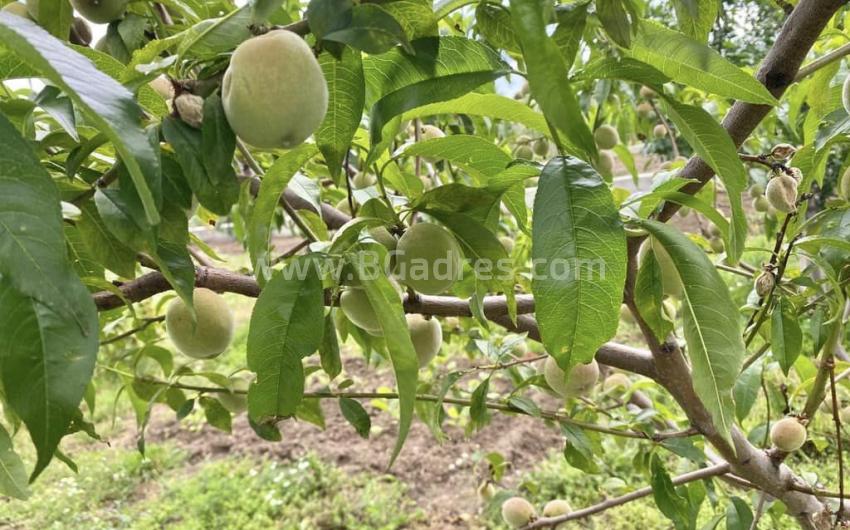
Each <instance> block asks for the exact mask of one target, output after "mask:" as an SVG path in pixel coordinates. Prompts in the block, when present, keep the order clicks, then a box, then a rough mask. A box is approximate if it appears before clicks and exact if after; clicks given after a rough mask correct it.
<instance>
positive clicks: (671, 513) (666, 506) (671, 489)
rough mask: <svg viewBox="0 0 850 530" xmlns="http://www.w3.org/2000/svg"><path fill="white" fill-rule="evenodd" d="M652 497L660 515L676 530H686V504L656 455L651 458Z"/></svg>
mask: <svg viewBox="0 0 850 530" xmlns="http://www.w3.org/2000/svg"><path fill="white" fill-rule="evenodd" d="M651 466H652V481H651V485H652V495H653V497H654V498H655V504H656V505H657V506H658V509H659V510H661V513H663V514H664V515H665V517H667V518H668V519H670V520H671V521H672V522H673V525H674V526H675V527H676V530H687V529H688V503H687V500H686V499H685V498H683V497H682V496H681V495H679V493H678V492H676V487H675V486H674V485H673V480H672V479H671V478H670V475H669V474H667V471H666V470H665V469H664V464H662V463H661V459H660V458H659V457H658V455H653V456H652V464H651Z"/></svg>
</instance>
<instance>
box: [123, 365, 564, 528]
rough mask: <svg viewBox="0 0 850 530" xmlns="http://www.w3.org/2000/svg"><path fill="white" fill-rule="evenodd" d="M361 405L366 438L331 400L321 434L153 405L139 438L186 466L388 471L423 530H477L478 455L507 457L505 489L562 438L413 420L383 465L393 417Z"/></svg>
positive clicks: (542, 429) (359, 368) (528, 423)
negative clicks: (420, 516)
mask: <svg viewBox="0 0 850 530" xmlns="http://www.w3.org/2000/svg"><path fill="white" fill-rule="evenodd" d="M345 368H346V375H348V376H349V377H353V378H355V379H356V380H358V384H357V389H358V390H362V391H369V389H377V388H378V387H379V386H391V384H392V383H391V378H389V375H388V374H386V373H381V374H379V373H375V371H374V368H372V367H366V366H365V362H364V360H363V359H362V358H348V359H346V360H345ZM370 372H371V374H370ZM364 382H365V384H364ZM544 401H546V398H544ZM553 401H554V400H553ZM361 403H362V404H363V406H364V407H365V408H366V410H367V411H368V412H369V415H370V417H371V420H372V431H371V435H370V437H369V439H368V440H366V439H363V438H361V437H360V436H358V435H357V433H356V432H355V431H354V429H353V427H351V426H350V425H349V424H348V422H347V421H346V420H345V419H344V418H343V417H342V414H341V413H340V412H339V408H338V407H337V405H336V403H335V402H334V400H323V402H322V408H323V411H324V414H325V423H326V425H327V428H326V429H325V430H324V431H323V430H321V429H319V428H318V427H316V426H315V425H312V424H310V423H307V422H303V421H296V420H288V421H285V422H283V423H281V424H279V427H280V430H281V433H282V434H283V440H282V441H281V442H267V441H265V440H262V439H261V438H259V437H258V436H257V435H256V434H255V433H254V432H253V430H252V429H251V428H250V426H249V425H248V421H247V417H246V416H245V415H244V414H242V415H240V416H238V417H236V418H234V422H233V432H232V434H228V433H225V432H222V431H219V430H216V429H214V428H212V427H210V426H209V425H206V424H205V425H204V426H203V427H201V428H200V429H198V430H195V429H188V428H187V426H185V425H181V424H180V423H179V422H177V420H176V418H175V415H174V412H173V411H171V410H170V409H168V408H167V407H164V406H158V407H157V408H155V409H154V411H153V413H152V417H151V421H150V423H149V425H148V427H147V430H146V436H145V438H146V440H147V442H148V443H153V442H169V443H171V444H176V445H177V446H178V447H181V448H182V449H183V450H185V451H187V452H188V454H189V461H190V463H198V462H201V461H203V460H206V459H212V458H217V457H222V456H256V457H263V458H268V459H273V460H280V461H293V460H296V459H298V458H300V457H302V456H304V455H306V454H307V453H314V454H316V455H318V456H319V457H320V458H321V459H322V460H323V461H325V462H328V463H331V464H334V465H336V466H338V467H339V468H341V469H342V470H344V471H345V472H347V473H352V474H353V473H369V474H373V475H374V474H378V475H383V474H388V475H391V476H393V477H395V478H396V479H398V480H399V481H401V482H403V483H404V484H406V485H407V487H408V496H409V498H411V499H412V500H413V501H414V502H416V504H417V505H418V507H420V508H421V509H422V510H423V512H424V513H425V514H426V522H425V523H423V524H421V525H419V526H417V528H422V529H425V528H429V529H470V528H483V525H482V524H481V523H480V521H479V520H478V518H477V517H476V514H477V513H479V511H480V509H481V503H480V501H479V500H478V498H477V495H476V489H477V486H478V484H479V482H480V481H481V480H482V479H483V478H485V477H486V476H487V473H486V461H483V460H482V458H483V456H484V455H485V454H487V453H489V452H493V451H495V452H498V453H500V454H502V456H503V457H504V458H505V459H506V460H507V461H508V462H510V464H511V469H510V471H509V472H508V473H507V475H506V478H505V479H504V480H503V481H502V482H503V485H504V486H512V485H515V484H514V483H515V482H516V480H517V477H518V476H520V475H521V474H522V473H523V472H525V471H528V470H530V469H531V468H533V467H534V465H535V464H536V463H537V462H539V461H540V460H541V459H542V458H544V457H545V456H546V455H547V453H548V452H549V451H552V450H557V449H559V448H560V447H561V444H562V443H563V441H562V437H561V435H560V434H559V433H558V431H557V430H556V429H555V428H552V427H549V426H547V425H546V424H544V423H543V422H542V421H541V420H539V419H535V418H531V417H527V416H520V415H506V414H503V413H499V414H493V415H492V419H491V423H490V424H489V425H488V426H486V427H484V428H483V429H481V430H480V431H478V432H476V433H474V434H472V435H471V436H468V437H467V436H466V435H465V433H464V431H463V429H462V428H460V427H457V426H453V425H451V424H447V425H446V426H445V428H444V432H445V434H446V440H445V441H444V442H442V443H440V442H438V441H437V440H436V439H435V438H434V436H433V435H432V434H431V432H430V431H429V429H428V428H427V427H426V426H425V425H424V424H423V423H421V422H419V421H418V420H417V421H414V424H413V427H412V428H411V431H410V434H409V435H408V437H407V441H406V442H405V445H404V448H403V449H402V452H401V454H400V455H399V457H398V459H397V460H396V462H395V464H394V465H393V467H392V468H391V469H389V470H387V468H386V466H387V463H388V461H389V457H390V454H391V452H392V449H393V446H394V444H395V441H396V433H397V418H396V417H395V416H394V415H393V414H391V413H389V412H386V411H382V410H378V409H376V408H374V407H372V406H371V405H370V403H369V402H368V401H367V400H362V401H361ZM545 406H547V407H548V406H549V405H548V404H547V405H545ZM136 436H137V433H136V432H135V430H133V429H131V430H129V431H125V432H124V433H123V434H122V435H120V436H119V437H118V438H117V439H113V440H111V442H112V444H113V445H117V446H119V447H134V446H135V443H136Z"/></svg>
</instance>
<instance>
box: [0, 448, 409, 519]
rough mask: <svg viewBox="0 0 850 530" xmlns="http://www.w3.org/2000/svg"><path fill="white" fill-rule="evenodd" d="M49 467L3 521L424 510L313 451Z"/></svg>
mask: <svg viewBox="0 0 850 530" xmlns="http://www.w3.org/2000/svg"><path fill="white" fill-rule="evenodd" d="M75 461H76V462H77V464H78V465H79V468H80V473H79V474H78V475H75V474H74V473H73V472H72V471H71V470H70V469H68V468H67V467H65V466H63V465H61V464H58V463H57V464H54V465H52V466H50V467H49V468H48V469H47V471H45V473H44V475H43V476H42V477H40V478H39V480H38V481H37V482H36V483H35V484H34V485H33V496H32V497H31V498H30V499H29V500H28V501H26V502H22V501H10V500H7V501H6V502H5V503H2V504H0V527H3V528H27V529H29V528H38V529H40V530H41V529H44V530H53V529H56V530H59V529H62V530H64V529H67V528H86V529H89V530H101V529H103V530H107V529H110V530H111V529H134V530H148V529H151V530H152V529H162V528H169V529H179V530H194V529H198V530H207V529H210V528H222V529H224V528H238V529H240V530H254V529H256V530H260V529H264V530H265V529H269V528H280V529H291V528H298V529H299V530H308V529H316V530H319V529H338V528H339V529H341V528H346V529H351V530H367V529H369V530H372V529H380V530H393V529H397V528H407V527H409V526H410V525H411V524H412V523H415V522H417V521H421V520H423V519H424V516H423V514H422V512H421V511H420V510H418V509H417V508H416V506H415V505H414V503H413V502H412V501H411V500H410V499H408V498H407V497H406V496H405V487H404V486H403V485H400V484H399V483H398V482H397V481H395V480H394V479H392V478H391V477H387V476H371V475H365V474H358V475H350V476H349V475H346V474H345V473H344V472H343V471H341V470H339V469H338V468H336V467H334V466H331V465H328V464H325V463H322V462H321V461H320V460H319V459H318V458H316V457H314V456H308V457H305V458H302V459H299V460H297V461H295V462H275V461H269V460H263V459H258V458H248V457H239V458H236V457H233V458H220V459H215V460H208V461H204V462H201V463H199V464H197V465H194V466H193V465H190V464H189V463H188V462H187V460H186V456H185V453H184V452H183V451H181V450H179V449H176V448H174V447H173V446H170V445H150V446H149V447H148V450H147V458H142V456H141V455H140V454H139V453H137V452H136V451H133V450H110V449H102V448H101V449H99V450H96V451H87V452H83V453H80V454H77V455H75Z"/></svg>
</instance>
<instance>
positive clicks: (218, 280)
mask: <svg viewBox="0 0 850 530" xmlns="http://www.w3.org/2000/svg"><path fill="white" fill-rule="evenodd" d="M195 285H196V286H197V287H206V288H208V289H212V290H214V291H218V292H230V293H237V294H241V295H244V296H250V297H254V298H256V297H257V296H259V295H260V286H259V285H258V284H257V282H256V280H254V278H253V277H251V276H246V275H244V274H237V273H234V272H230V271H226V270H222V269H216V268H210V267H198V268H197V269H196V273H195ZM118 289H119V290H120V291H121V292H122V294H123V295H124V298H125V299H126V300H128V301H129V302H139V301H142V300H146V299H148V298H150V297H152V296H154V295H156V294H158V293H162V292H165V291H168V290H170V289H171V285H170V284H169V283H168V282H167V281H166V279H165V277H164V276H163V275H162V274H161V273H159V272H150V273H148V274H145V275H143V276H140V277H138V278H136V279H135V280H132V281H129V282H127V283H125V284H123V285H121V286H119V287H118ZM93 297H94V301H95V305H96V306H97V308H98V310H100V311H104V310H108V309H115V308H118V307H121V306H122V305H124V301H123V300H122V299H121V298H120V297H119V296H117V295H116V294H114V293H112V292H110V291H101V292H98V293H95V294H94V295H93ZM516 299H517V313H518V315H519V316H518V317H517V323H516V325H514V323H513V322H511V319H510V317H509V316H508V308H507V302H506V301H505V297H504V296H487V297H485V298H484V304H483V306H484V315H485V316H486V317H487V318H489V319H490V320H492V321H493V322H496V323H497V324H499V325H502V326H505V327H507V328H508V329H510V330H512V331H516V332H520V333H528V336H529V337H530V338H531V339H533V340H536V341H540V331H539V330H538V328H537V322H536V321H535V320H534V318H532V317H531V316H529V315H528V313H531V312H533V311H534V298H533V297H532V296H531V295H517V297H516ZM326 302H328V303H331V300H327V301H326ZM404 309H405V311H407V312H408V313H421V314H426V315H436V316H467V317H468V316H472V311H471V310H470V308H469V301H468V300H464V299H462V298H455V297H452V296H424V295H420V296H417V297H414V298H413V299H411V298H410V297H408V296H407V295H405V299H404ZM596 359H597V360H598V361H599V362H601V363H602V364H607V365H609V366H613V367H615V368H620V369H622V370H626V371H629V372H634V373H636V374H640V375H643V376H645V377H649V378H653V379H654V378H655V377H656V371H655V368H654V366H653V362H652V358H651V357H650V355H649V352H647V351H645V350H640V349H637V348H630V347H628V346H623V345H621V344H617V343H613V342H609V343H605V344H603V345H602V347H601V348H599V351H598V352H597V354H596Z"/></svg>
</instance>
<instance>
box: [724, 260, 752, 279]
mask: <svg viewBox="0 0 850 530" xmlns="http://www.w3.org/2000/svg"><path fill="white" fill-rule="evenodd" d="M715 267H716V268H718V269H720V270H722V271H726V272H731V273H732V274H737V275H738V276H743V277H744V278H752V277H753V273H752V272H750V271H746V270H744V269H740V268H738V267H730V266H729V265H724V264H723V263H717V264H715Z"/></svg>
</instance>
